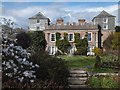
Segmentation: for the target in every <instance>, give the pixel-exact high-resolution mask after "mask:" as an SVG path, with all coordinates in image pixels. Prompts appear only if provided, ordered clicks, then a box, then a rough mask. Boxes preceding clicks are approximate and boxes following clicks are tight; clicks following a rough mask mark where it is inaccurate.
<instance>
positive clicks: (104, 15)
mask: <svg viewBox="0 0 120 90" xmlns="http://www.w3.org/2000/svg"><path fill="white" fill-rule="evenodd" d="M103 17H115V16H113V15H111V14H109V13H108V12H106V11H104V10H103V11H102V12H101V13H100V14H99V15H97V16H95V17H94V18H103ZM94 18H93V19H94Z"/></svg>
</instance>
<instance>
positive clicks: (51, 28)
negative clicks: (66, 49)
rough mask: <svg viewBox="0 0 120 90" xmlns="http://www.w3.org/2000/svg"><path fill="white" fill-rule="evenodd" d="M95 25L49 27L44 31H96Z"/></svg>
mask: <svg viewBox="0 0 120 90" xmlns="http://www.w3.org/2000/svg"><path fill="white" fill-rule="evenodd" d="M96 29H98V27H97V25H92V24H88V23H86V24H85V25H50V26H47V27H46V30H96Z"/></svg>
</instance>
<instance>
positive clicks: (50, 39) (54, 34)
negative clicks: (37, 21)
mask: <svg viewBox="0 0 120 90" xmlns="http://www.w3.org/2000/svg"><path fill="white" fill-rule="evenodd" d="M52 34H54V35H55V40H54V41H52ZM50 41H51V42H56V34H55V33H50Z"/></svg>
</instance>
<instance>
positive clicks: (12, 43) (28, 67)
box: [2, 29, 39, 82]
mask: <svg viewBox="0 0 120 90" xmlns="http://www.w3.org/2000/svg"><path fill="white" fill-rule="evenodd" d="M30 56H31V53H29V52H27V50H26V49H23V48H22V46H20V45H18V43H17V42H16V39H15V40H13V39H11V38H9V37H8V33H7V32H6V30H4V29H3V30H2V73H3V77H7V78H12V79H13V80H17V81H19V82H34V80H35V78H36V75H35V70H36V68H39V65H37V64H34V63H33V62H30V61H29V57H30ZM3 80H4V78H3ZM3 82H4V81H3Z"/></svg>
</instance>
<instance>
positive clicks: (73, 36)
mask: <svg viewBox="0 0 120 90" xmlns="http://www.w3.org/2000/svg"><path fill="white" fill-rule="evenodd" d="M70 34H72V35H73V39H72V41H70V39H69V35H70ZM68 41H69V42H74V33H68Z"/></svg>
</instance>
